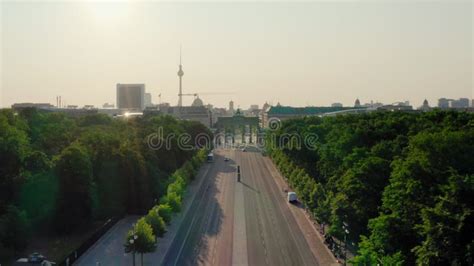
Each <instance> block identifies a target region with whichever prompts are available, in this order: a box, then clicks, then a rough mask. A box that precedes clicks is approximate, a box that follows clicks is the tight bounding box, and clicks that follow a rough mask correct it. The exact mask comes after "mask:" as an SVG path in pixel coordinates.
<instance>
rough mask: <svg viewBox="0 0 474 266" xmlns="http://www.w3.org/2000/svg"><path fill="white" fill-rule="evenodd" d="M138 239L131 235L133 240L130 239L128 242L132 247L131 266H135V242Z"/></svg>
mask: <svg viewBox="0 0 474 266" xmlns="http://www.w3.org/2000/svg"><path fill="white" fill-rule="evenodd" d="M137 239H138V236H137V235H133V239H130V240H129V242H130V244H131V245H132V257H133V266H135V241H136V240H137Z"/></svg>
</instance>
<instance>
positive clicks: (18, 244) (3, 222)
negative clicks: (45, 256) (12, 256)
mask: <svg viewBox="0 0 474 266" xmlns="http://www.w3.org/2000/svg"><path fill="white" fill-rule="evenodd" d="M29 232H30V223H29V220H28V217H27V216H26V213H25V212H24V211H20V210H19V209H18V208H17V207H15V206H14V205H9V206H8V207H7V211H6V213H5V214H4V215H3V216H1V217H0V246H2V244H3V246H5V247H12V248H13V249H15V250H22V249H24V248H25V247H26V245H27V243H28V236H29Z"/></svg>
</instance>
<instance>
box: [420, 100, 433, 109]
mask: <svg viewBox="0 0 474 266" xmlns="http://www.w3.org/2000/svg"><path fill="white" fill-rule="evenodd" d="M418 109H419V110H421V111H429V110H431V107H430V105H429V104H428V100H426V99H425V100H424V101H423V105H422V106H420V108H418Z"/></svg>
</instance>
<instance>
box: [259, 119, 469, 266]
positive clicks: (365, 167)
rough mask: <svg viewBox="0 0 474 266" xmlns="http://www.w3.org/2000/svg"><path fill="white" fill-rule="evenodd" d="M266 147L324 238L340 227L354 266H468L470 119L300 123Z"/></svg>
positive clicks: (287, 126) (290, 124)
mask: <svg viewBox="0 0 474 266" xmlns="http://www.w3.org/2000/svg"><path fill="white" fill-rule="evenodd" d="M308 136H311V137H312V139H313V140H314V139H317V141H315V142H312V145H307V143H306V145H305V142H304V139H305V138H307V137H308ZM315 136H317V138H315ZM298 138H300V140H298ZM280 143H281V144H282V145H281V146H279V144H280ZM266 144H267V149H268V150H269V152H270V155H271V156H272V158H273V160H274V162H275V163H276V164H277V166H278V167H279V169H280V171H281V172H282V174H283V175H284V176H285V177H287V178H288V181H289V183H290V185H291V186H292V187H293V188H294V189H295V190H296V191H297V193H298V194H299V197H300V199H301V200H302V201H303V202H304V203H305V204H306V205H307V207H308V208H309V209H310V210H311V211H312V212H313V213H314V215H315V216H316V218H317V219H318V220H319V222H321V223H324V224H327V225H330V229H329V233H330V234H331V235H333V236H336V237H338V238H339V239H343V237H344V230H343V225H344V223H346V224H347V225H348V227H349V228H348V230H349V239H350V241H353V242H355V243H358V255H357V256H356V257H355V258H354V260H353V263H354V264H356V265H377V264H380V265H400V264H403V265H413V264H421V265H472V263H473V249H474V241H473V239H474V238H473V233H472V232H473V231H474V219H473V218H474V213H473V197H472V195H474V114H472V113H466V112H454V111H451V112H443V111H432V112H426V113H403V112H374V113H370V114H363V115H340V116H335V117H324V118H319V117H308V118H304V119H295V120H289V121H285V123H283V125H282V127H281V128H280V129H278V130H276V131H273V132H270V134H268V135H267V141H266ZM310 144H311V143H310Z"/></svg>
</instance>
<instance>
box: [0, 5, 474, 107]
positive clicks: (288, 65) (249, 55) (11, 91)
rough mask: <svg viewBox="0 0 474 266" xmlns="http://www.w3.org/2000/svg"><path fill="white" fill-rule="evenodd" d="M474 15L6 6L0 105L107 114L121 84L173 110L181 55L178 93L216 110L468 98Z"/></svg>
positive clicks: (420, 10)
mask: <svg viewBox="0 0 474 266" xmlns="http://www.w3.org/2000/svg"><path fill="white" fill-rule="evenodd" d="M472 7H473V5H472V3H470V2H469V1H465V2H464V1H457V2H454V3H448V2H445V1H442V2H437V3H420V2H404V3H394V2H384V3H369V2H362V3H357V4H356V5H355V4H350V3H322V2H315V3H298V4H290V3H271V4H270V3H265V4H264V3H234V4H230V3H227V4H218V3H214V4H209V3H208V4H191V3H190V4H184V3H180V4H170V3H151V2H147V3H94V2H88V3H13V2H2V3H1V9H2V11H1V14H2V18H1V26H2V41H1V44H2V47H1V51H2V52H1V56H2V60H1V62H2V64H1V67H2V70H1V71H0V72H1V74H2V80H1V92H0V94H1V95H0V98H1V99H0V105H1V107H9V106H10V105H11V104H13V103H17V102H49V103H54V99H55V98H56V96H57V95H61V96H62V99H63V102H65V103H66V104H75V105H80V106H82V105H86V104H93V105H95V106H102V104H103V103H106V102H114V99H115V93H114V92H115V88H116V84H117V83H144V84H146V87H147V92H149V93H152V95H153V100H154V103H158V94H161V95H162V101H163V102H169V103H170V104H172V105H176V104H177V103H178V86H179V85H178V76H177V74H176V72H177V70H178V65H179V49H180V45H182V46H183V63H182V64H183V69H184V70H185V72H186V75H185V76H184V77H183V93H200V92H203V93H205V92H221V93H222V95H202V96H201V98H202V99H203V100H204V102H205V103H206V104H208V103H209V104H213V105H214V106H217V107H226V106H227V104H228V102H229V101H230V100H233V101H234V102H235V103H236V106H240V107H242V108H246V107H248V106H250V105H251V104H258V105H260V106H261V105H262V104H263V103H264V102H269V103H273V104H277V103H278V102H280V103H281V104H283V105H294V106H308V105H312V106H329V105H331V104H332V103H335V102H340V103H343V104H344V106H352V105H353V104H354V101H355V99H357V98H358V99H360V100H361V102H362V103H365V102H370V101H371V100H373V101H374V102H383V103H387V104H389V103H393V102H399V101H405V100H408V101H410V103H411V104H412V105H413V106H414V107H418V106H420V105H421V104H422V102H423V100H424V99H425V98H426V99H428V101H429V103H430V105H431V106H435V105H436V103H437V99H438V98H443V97H444V98H454V99H458V98H462V97H467V98H469V99H472V98H473V86H472V84H473V77H472V55H473V54H472V36H473V33H472V31H473V27H472V25H471V24H472V23H470V22H471V21H472ZM288 13H291V16H288ZM243 17H245V18H246V19H245V20H243V19H242V18H243ZM440 17H442V18H444V19H443V20H440V19H439V18H440ZM58 21H60V22H61V23H57V22H58ZM192 100H193V99H192V97H185V98H184V99H183V104H184V105H190V103H191V102H192Z"/></svg>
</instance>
